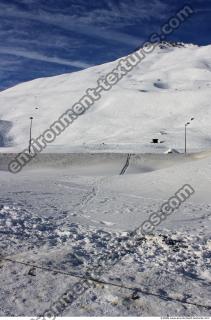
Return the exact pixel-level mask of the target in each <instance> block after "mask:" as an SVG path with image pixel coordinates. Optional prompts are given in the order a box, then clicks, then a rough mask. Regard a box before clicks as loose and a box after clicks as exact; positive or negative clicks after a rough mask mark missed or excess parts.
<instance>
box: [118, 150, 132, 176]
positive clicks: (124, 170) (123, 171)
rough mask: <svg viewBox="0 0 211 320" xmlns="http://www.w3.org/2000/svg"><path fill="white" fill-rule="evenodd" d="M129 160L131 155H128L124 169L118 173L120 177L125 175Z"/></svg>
mask: <svg viewBox="0 0 211 320" xmlns="http://www.w3.org/2000/svg"><path fill="white" fill-rule="evenodd" d="M130 158H131V154H130V153H128V155H127V160H126V163H125V165H124V167H123V168H122V170H121V172H120V176H121V175H123V174H125V172H126V170H127V168H128V166H129V164H130Z"/></svg>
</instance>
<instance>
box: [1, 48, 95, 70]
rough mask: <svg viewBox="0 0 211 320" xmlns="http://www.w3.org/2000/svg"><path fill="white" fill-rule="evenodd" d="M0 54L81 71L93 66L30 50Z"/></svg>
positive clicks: (8, 51) (7, 50) (14, 50)
mask: <svg viewBox="0 0 211 320" xmlns="http://www.w3.org/2000/svg"><path fill="white" fill-rule="evenodd" d="M0 53H1V54H9V55H13V56H16V57H23V58H28V59H32V60H38V61H45V62H50V63H56V64H61V65H65V66H71V67H75V68H79V69H84V68H88V67H90V66H91V65H90V64H87V63H85V62H83V61H72V60H70V61H69V60H66V59H61V58H58V57H49V56H46V55H43V54H40V53H37V52H33V51H28V50H27V51H24V50H20V49H14V48H0Z"/></svg>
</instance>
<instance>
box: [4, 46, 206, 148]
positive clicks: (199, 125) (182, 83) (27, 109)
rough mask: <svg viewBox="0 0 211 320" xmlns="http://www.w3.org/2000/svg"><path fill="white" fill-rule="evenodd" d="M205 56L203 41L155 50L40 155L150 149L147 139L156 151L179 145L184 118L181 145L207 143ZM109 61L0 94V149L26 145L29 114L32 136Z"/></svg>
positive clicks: (106, 68) (79, 94) (82, 91)
mask: <svg viewBox="0 0 211 320" xmlns="http://www.w3.org/2000/svg"><path fill="white" fill-rule="evenodd" d="M210 56H211V46H204V47H199V46H196V45H188V44H184V45H183V46H181V45H180V46H179V45H178V47H177V46H171V45H170V46H169V45H166V46H165V45H163V46H161V47H157V48H156V49H155V50H154V52H152V53H151V54H148V55H147V56H146V58H145V59H144V60H143V61H142V62H141V63H140V64H139V65H138V66H137V67H135V68H134V69H133V70H132V71H131V72H129V73H128V74H127V75H126V76H125V78H124V79H122V80H121V81H120V82H119V83H118V84H116V85H115V86H114V87H113V88H112V89H111V90H110V91H108V92H103V93H102V98H101V99H100V100H99V101H98V102H96V103H95V104H94V105H93V106H92V107H91V108H90V109H89V110H88V111H87V112H86V113H85V114H84V115H83V116H81V117H79V118H78V119H77V121H75V122H74V123H73V124H72V125H71V126H70V127H69V128H68V129H67V130H65V132H64V133H63V134H62V135H61V136H59V137H58V138H57V139H56V141H55V142H54V143H53V144H52V145H50V146H49V148H48V149H49V150H48V152H51V151H52V152H70V151H71V150H74V148H77V147H78V146H81V147H82V149H83V148H84V149H85V150H87V149H89V150H92V149H94V150H95V149H100V148H101V149H102V148H103V150H114V149H115V150H116V149H119V150H122V151H123V152H124V151H125V148H127V149H128V148H129V149H130V151H131V149H132V150H133V151H134V149H135V150H138V151H139V152H153V151H154V150H156V149H155V147H154V146H152V144H150V141H151V140H152V138H158V139H159V140H160V141H162V142H163V143H162V144H159V145H158V146H157V148H158V149H159V152H165V151H166V150H168V149H169V148H174V149H177V150H183V148H184V124H185V122H187V121H188V120H190V118H191V117H194V118H195V120H194V121H193V122H191V125H190V126H189V127H188V143H189V145H188V147H189V150H193V151H199V150H205V149H207V148H210V147H211V139H210V135H211V129H210V116H211V108H210V98H211V90H210V87H211V72H210V71H211V58H210ZM117 62H118V60H117V61H114V62H110V63H106V64H103V65H99V66H95V67H91V68H88V69H86V70H83V71H79V72H75V73H71V74H65V75H61V76H56V77H50V78H42V79H37V80H33V81H30V82H26V83H23V84H20V85H17V86H15V87H13V88H10V89H8V90H5V91H3V92H1V93H0V147H1V149H0V150H1V151H5V150H7V151H20V150H22V149H23V148H25V147H27V145H28V140H29V117H30V116H33V117H34V122H33V137H37V136H39V135H40V134H42V133H43V131H44V130H46V129H47V128H48V127H49V126H50V125H51V124H52V123H53V122H54V121H55V120H57V118H58V117H59V116H61V114H62V113H64V112H65V111H66V110H67V109H68V108H70V107H71V106H72V105H73V104H74V103H76V102H77V101H78V100H79V99H80V98H81V97H82V96H83V95H84V94H85V92H86V90H87V89H88V88H95V87H96V86H97V80H98V79H99V78H102V77H105V75H106V74H107V73H109V72H110V71H112V69H113V68H114V67H115V66H116V65H117ZM6 124H7V125H6ZM103 143H104V144H103ZM102 146H103V147H102ZM7 147H8V148H7Z"/></svg>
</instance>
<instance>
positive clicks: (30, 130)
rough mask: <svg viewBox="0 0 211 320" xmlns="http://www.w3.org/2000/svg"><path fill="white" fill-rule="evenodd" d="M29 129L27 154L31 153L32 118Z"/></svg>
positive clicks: (31, 118)
mask: <svg viewBox="0 0 211 320" xmlns="http://www.w3.org/2000/svg"><path fill="white" fill-rule="evenodd" d="M29 119H30V129H29V153H31V143H32V121H33V119H34V118H33V117H30V118H29Z"/></svg>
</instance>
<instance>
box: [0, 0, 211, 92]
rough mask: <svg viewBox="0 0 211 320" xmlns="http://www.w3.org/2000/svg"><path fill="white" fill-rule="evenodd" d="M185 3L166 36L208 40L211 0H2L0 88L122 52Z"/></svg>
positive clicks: (193, 41)
mask: <svg viewBox="0 0 211 320" xmlns="http://www.w3.org/2000/svg"><path fill="white" fill-rule="evenodd" d="M188 3H190V4H191V6H192V7H193V8H194V10H195V14H194V15H193V16H192V17H191V18H190V20H188V21H187V22H185V24H183V25H182V27H181V28H180V29H179V30H177V31H176V32H175V33H174V34H172V35H171V36H169V40H172V41H183V42H191V43H195V44H199V45H205V44H210V43H211V41H210V35H211V23H210V21H211V0H191V1H190V2H186V1H181V0H150V1H149V0H147V1H146V0H0V41H1V46H0V90H3V89H5V88H8V87H11V86H13V85H15V84H17V83H20V82H23V81H27V80H31V79H35V78H39V77H45V76H53V75H58V74H62V73H67V72H74V71H78V70H81V69H84V68H87V67H89V66H92V65H96V64H101V63H104V62H108V61H112V60H114V59H116V58H118V57H121V56H124V55H126V54H128V53H130V52H132V51H133V50H134V49H135V48H137V47H139V46H141V44H142V43H143V42H144V41H146V40H147V39H148V37H149V35H150V34H152V33H153V32H156V31H158V30H159V27H160V26H161V25H162V23H165V22H166V21H167V20H168V19H169V18H170V17H171V16H172V15H174V14H175V13H176V12H177V11H178V9H179V8H181V7H183V6H184V4H188Z"/></svg>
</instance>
